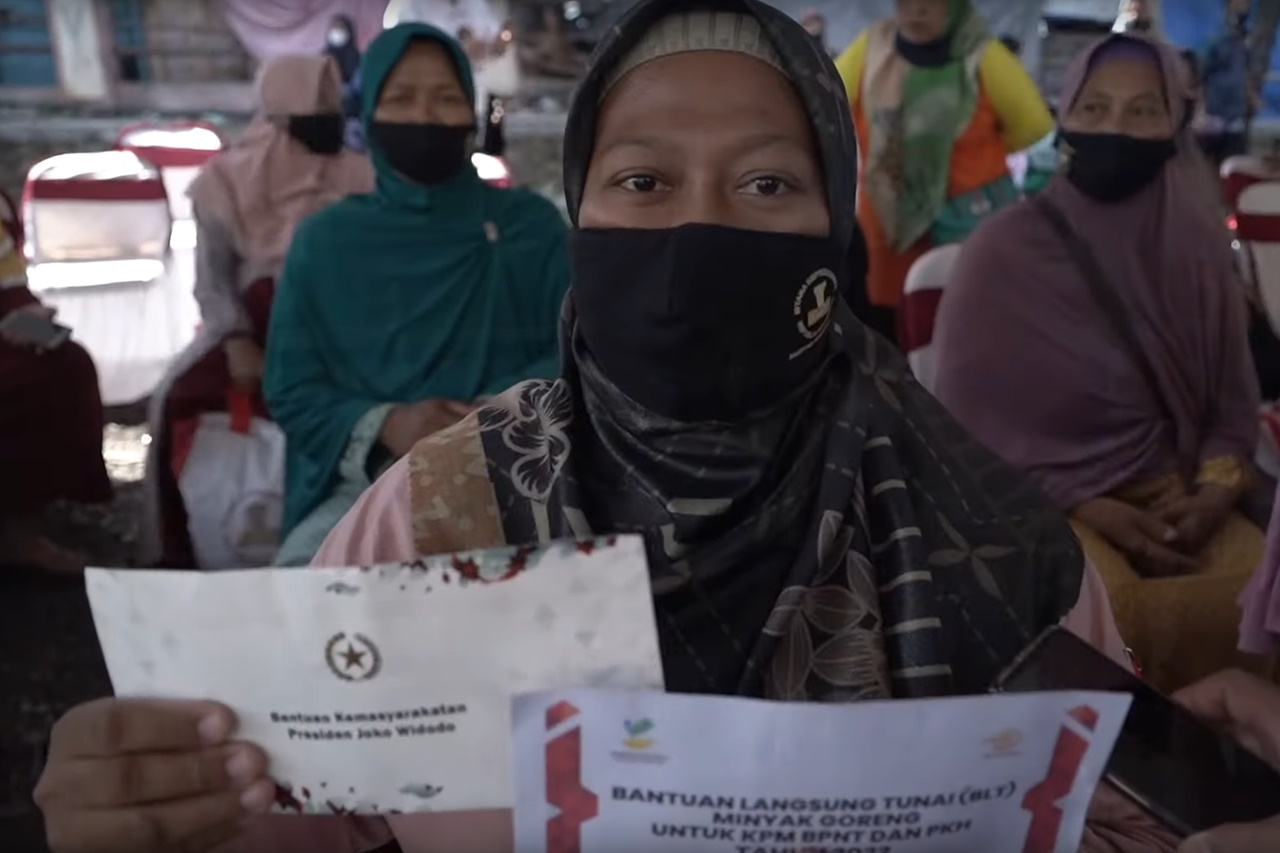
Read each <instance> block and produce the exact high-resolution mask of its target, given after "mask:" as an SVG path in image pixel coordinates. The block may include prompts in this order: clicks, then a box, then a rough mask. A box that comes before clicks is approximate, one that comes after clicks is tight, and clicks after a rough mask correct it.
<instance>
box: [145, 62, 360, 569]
mask: <svg viewBox="0 0 1280 853" xmlns="http://www.w3.org/2000/svg"><path fill="white" fill-rule="evenodd" d="M341 94H342V92H341V80H340V78H339V74H338V69H337V67H336V66H335V64H334V62H333V60H332V59H329V58H327V57H324V56H284V57H280V58H278V59H275V60H272V61H271V62H270V63H268V64H267V65H266V67H265V68H264V69H263V73H262V77H261V78H260V80H259V83H258V111H257V114H256V115H255V116H254V119H253V121H252V122H251V123H250V125H249V127H248V128H247V129H246V130H245V131H244V133H243V134H241V136H240V137H239V138H238V139H236V141H235V142H234V143H233V144H232V145H231V146H230V147H229V148H228V149H227V150H226V151H223V152H222V153H220V154H219V155H218V156H217V157H215V158H214V159H213V160H212V161H210V162H209V163H208V165H206V166H205V167H204V169H203V170H202V171H201V173H200V175H199V176H198V177H197V178H196V180H195V182H194V183H193V184H192V187H191V199H192V208H193V210H194V214H195V220H196V232H197V239H196V270H195V297H196V302H197V303H198V304H199V306H200V319H201V328H200V333H199V334H198V335H197V337H196V340H195V341H194V342H193V343H192V344H191V346H190V347H188V348H187V350H186V351H185V352H183V353H182V354H181V355H179V356H178V358H177V359H176V360H175V362H174V364H173V367H172V368H171V369H170V371H169V373H168V375H167V376H166V377H165V379H164V381H162V382H161V384H160V387H159V388H158V389H157V390H156V392H155V393H154V394H152V397H151V413H150V421H151V437H152V441H151V445H150V448H149V451H148V459H147V479H146V482H145V490H144V495H145V501H144V507H143V516H142V519H141V524H140V531H139V540H140V541H139V554H138V558H139V560H140V562H141V563H142V564H143V565H153V564H160V565H163V566H166V567H169V568H187V567H193V566H194V565H195V555H194V553H193V549H192V545H191V537H190V535H189V533H188V530H189V524H191V523H195V524H206V523H215V524H220V523H221V519H216V520H213V521H212V522H211V521H210V520H208V519H189V518H188V515H187V508H186V506H185V505H184V502H183V499H182V495H181V494H180V492H179V490H178V484H177V472H176V471H174V470H173V468H174V466H175V464H176V462H177V460H180V459H182V458H184V457H185V452H184V450H183V449H182V448H181V447H180V446H179V445H180V442H178V441H175V440H174V438H175V431H181V430H182V429H183V428H185V427H187V426H191V425H192V424H193V423H194V422H195V421H196V420H197V419H198V418H199V417H200V416H201V415H203V414H206V413H210V412H225V411H227V409H228V396H229V395H230V394H232V393H241V394H244V395H245V396H247V397H248V398H249V399H250V400H251V402H252V406H253V410H254V414H255V415H256V416H258V417H263V418H265V417H269V413H268V411H267V408H266V404H265V402H264V401H263V399H262V394H261V387H260V386H261V382H262V372H263V350H264V348H265V346H266V336H267V324H268V322H269V318H270V314H271V304H272V300H273V298H274V292H275V279H276V277H277V276H279V274H280V270H281V268H282V267H283V265H284V259H285V254H286V252H287V251H288V249H289V245H290V243H291V242H292V240H293V234H294V230H295V229H296V228H297V227H298V224H299V223H300V222H302V220H304V219H305V218H307V217H308V216H310V215H312V214H313V213H315V212H317V211H319V210H322V209H323V208H325V207H327V206H328V205H330V204H333V203H334V202H336V201H338V200H339V199H342V198H345V197H346V196H348V195H352V194H355V193H365V192H368V191H369V190H371V189H372V188H373V170H372V168H371V167H370V165H369V162H368V160H367V158H365V157H363V156H360V155H358V154H355V153H353V152H351V151H346V150H344V149H343V140H342V136H343V118H342V113H341ZM175 428H177V429H175ZM188 432H190V430H188ZM223 568H225V567H223Z"/></svg>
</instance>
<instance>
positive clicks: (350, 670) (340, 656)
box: [324, 632, 382, 681]
mask: <svg viewBox="0 0 1280 853" xmlns="http://www.w3.org/2000/svg"><path fill="white" fill-rule="evenodd" d="M324 660H325V663H327V664H328V665H329V671H330V672H332V673H333V674H334V675H336V676H337V677H338V678H341V679H342V680H343V681H369V680H370V679H372V678H373V677H375V676H376V675H377V674H378V673H379V672H380V671H381V670H382V653H381V652H379V651H378V647H377V646H375V645H374V644H373V641H372V640H370V639H369V638H368V637H366V636H365V635H364V634H351V635H349V636H348V635H347V634H344V633H341V632H339V633H337V634H334V635H333V636H332V637H330V638H329V642H327V643H325V646H324Z"/></svg>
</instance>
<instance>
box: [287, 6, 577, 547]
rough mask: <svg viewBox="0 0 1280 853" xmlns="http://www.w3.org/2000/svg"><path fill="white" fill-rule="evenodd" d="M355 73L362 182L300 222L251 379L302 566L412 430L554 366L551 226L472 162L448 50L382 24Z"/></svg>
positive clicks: (465, 69) (554, 234)
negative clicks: (280, 440) (364, 155)
mask: <svg viewBox="0 0 1280 853" xmlns="http://www.w3.org/2000/svg"><path fill="white" fill-rule="evenodd" d="M361 79H362V80H363V89H362V93H363V98H364V103H363V120H364V124H365V130H366V135H367V137H368V144H369V152H370V156H371V157H372V160H373V165H374V168H375V170H376V171H377V174H378V184H377V190H376V191H375V192H374V193H373V194H372V195H365V196H356V197H352V198H348V199H346V200H345V201H342V202H339V203H338V204H336V205H334V206H332V207H329V208H328V209H326V210H324V211H322V212H321V213H319V214H317V215H316V216H313V217H312V218H310V219H308V220H307V221H306V222H305V223H303V225H302V226H301V227H300V228H299V229H298V232H297V234H296V236H295V237H294V241H293V245H292V247H291V248H290V250H289V255H288V259H287V261H286V263H285V268H284V273H283V275H282V276H281V279H280V284H279V288H278V289H277V292H276V300H275V305H274V307H273V309H272V319H271V328H270V334H269V335H268V338H267V361H266V377H265V379H264V384H263V389H264V391H265V393H266V398H267V403H268V407H269V408H270V410H271V413H272V414H273V415H274V416H275V417H276V419H277V421H278V422H279V423H280V425H281V427H282V428H283V429H284V432H285V437H286V439H287V442H288V449H287V463H286V479H285V520H284V527H285V529H286V531H287V536H286V538H285V541H284V543H283V544H282V546H281V549H280V554H279V556H278V558H277V563H278V564H279V565H305V564H306V563H307V562H308V561H309V560H310V559H311V557H312V555H313V554H314V553H315V551H316V548H318V547H319V545H320V543H321V541H323V539H324V537H325V535H326V534H327V533H328V532H329V530H330V528H332V526H333V525H334V524H335V523H336V522H337V521H338V519H339V518H340V517H341V516H342V514H343V513H344V512H345V511H346V510H347V509H349V508H350V507H351V505H352V503H354V502H355V499H356V498H357V497H359V495H360V492H361V491H363V490H364V489H365V488H367V487H368V486H369V484H370V483H371V482H372V481H373V479H374V478H376V477H377V475H378V474H379V473H380V472H381V471H382V470H384V469H385V467H386V466H387V465H388V464H390V463H391V462H392V461H394V460H395V459H396V458H398V457H399V456H401V455H403V454H404V453H405V452H406V451H407V450H408V449H409V447H411V446H412V445H413V443H414V442H415V441H417V440H418V439H421V438H423V437H425V436H427V435H430V434H431V433H433V432H435V431H437V430H439V429H442V428H444V427H446V426H449V425H451V424H453V423H455V422H456V421H457V420H458V419H460V418H461V417H463V416H464V415H465V414H467V413H468V412H469V411H470V410H471V404H472V403H473V402H474V401H476V400H478V399H480V398H482V397H486V396H489V395H492V394H494V393H496V392H498V391H501V390H503V389H505V388H507V387H508V386H510V385H512V384H514V383H516V382H518V381H521V380H523V379H529V378H534V377H542V376H551V375H554V373H555V370H556V367H557V365H558V363H559V358H558V354H557V349H556V320H557V318H558V317H559V312H560V306H561V302H562V301H563V297H564V292H565V290H566V289H567V288H568V278H569V273H568V265H567V261H566V257H567V255H566V243H565V225H564V221H563V219H562V217H561V215H560V213H559V212H558V211H557V210H556V208H555V206H554V205H552V204H551V202H549V201H547V200H546V199H544V198H542V197H541V196H538V195H536V194H534V193H532V192H530V191H527V190H504V189H497V188H495V187H491V186H489V185H487V184H485V183H484V182H483V181H481V179H480V177H479V176H478V175H477V174H476V172H475V169H474V168H473V167H472V166H471V162H470V155H471V153H472V150H473V148H474V146H475V137H476V127H475V115H474V113H473V111H472V107H471V104H472V92H473V89H474V86H473V84H472V78H471V70H470V67H469V65H468V63H467V59H466V56H465V54H464V53H463V52H462V50H461V48H460V47H459V46H458V45H457V44H456V42H453V41H452V40H448V41H445V40H442V38H441V37H439V35H438V33H437V31H436V30H434V29H432V28H430V27H427V26H425V25H404V26H401V27H397V28H395V29H393V30H389V31H387V33H385V34H384V36H383V37H381V38H380V39H378V40H377V41H375V42H374V44H372V45H370V47H369V49H368V51H367V52H366V53H365V56H364V60H363V65H362V67H361Z"/></svg>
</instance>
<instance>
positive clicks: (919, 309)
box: [901, 243, 960, 391]
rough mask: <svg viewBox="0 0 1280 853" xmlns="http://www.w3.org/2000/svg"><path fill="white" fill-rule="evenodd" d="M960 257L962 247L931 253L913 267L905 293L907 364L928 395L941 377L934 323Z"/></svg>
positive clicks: (948, 246) (932, 250) (904, 326)
mask: <svg viewBox="0 0 1280 853" xmlns="http://www.w3.org/2000/svg"><path fill="white" fill-rule="evenodd" d="M959 255H960V245H959V244H958V243H952V244H950V245H946V246H939V247H938V248H936V249H930V250H929V251H928V252H926V253H925V254H924V256H923V257H921V258H920V260H918V261H916V262H915V263H914V264H912V265H911V270H910V271H909V272H908V273H907V281H906V285H905V286H904V288H903V292H902V306H901V311H902V314H903V316H902V328H903V331H904V335H905V338H906V340H905V341H903V344H904V347H905V349H906V353H907V362H908V363H909V364H910V365H911V371H912V372H913V373H914V374H915V375H916V379H917V380H918V381H919V382H920V384H921V385H923V386H924V387H925V389H926V390H928V391H933V383H934V380H935V378H936V376H937V363H936V355H935V353H934V349H933V323H934V320H935V319H936V318H937V315H938V306H939V305H940V304H941V302H942V294H943V291H945V290H946V288H947V284H948V283H949V282H950V280H951V270H952V268H953V267H954V266H955V263H956V258H957V257H959Z"/></svg>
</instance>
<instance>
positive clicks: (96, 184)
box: [22, 151, 173, 285]
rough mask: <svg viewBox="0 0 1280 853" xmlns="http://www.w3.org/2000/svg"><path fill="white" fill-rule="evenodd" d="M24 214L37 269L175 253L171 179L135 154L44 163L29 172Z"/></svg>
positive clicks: (101, 154)
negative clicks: (171, 247) (168, 183)
mask: <svg viewBox="0 0 1280 853" xmlns="http://www.w3.org/2000/svg"><path fill="white" fill-rule="evenodd" d="M22 214H23V220H24V224H25V226H26V227H25V231H26V255H27V260H28V261H29V263H30V264H31V266H32V267H33V272H34V268H35V267H37V266H39V265H41V264H50V263H69V262H90V261H92V262H104V261H126V260H127V261H137V260H147V261H159V262H163V261H164V260H165V259H167V257H168V254H169V239H170V234H171V232H172V227H173V217H172V216H171V214H170V212H169V197H168V193H167V192H166V190H165V185H164V181H163V180H162V179H161V176H160V172H159V170H158V169H157V168H156V167H155V166H153V165H151V164H150V163H147V162H145V161H143V160H142V159H140V158H139V157H138V156H137V155H135V154H132V153H130V152H127V151H99V152H94V153H80V154H59V155H57V156H55V157H50V158H49V159H47V160H43V161H41V162H39V163H37V164H36V165H35V166H34V167H32V169H31V171H30V172H28V174H27V182H26V186H25V188H24V190H23V197H22ZM35 280H36V277H35V276H33V285H34V281H35Z"/></svg>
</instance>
